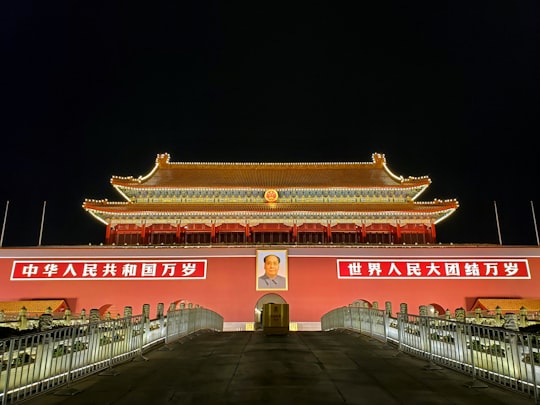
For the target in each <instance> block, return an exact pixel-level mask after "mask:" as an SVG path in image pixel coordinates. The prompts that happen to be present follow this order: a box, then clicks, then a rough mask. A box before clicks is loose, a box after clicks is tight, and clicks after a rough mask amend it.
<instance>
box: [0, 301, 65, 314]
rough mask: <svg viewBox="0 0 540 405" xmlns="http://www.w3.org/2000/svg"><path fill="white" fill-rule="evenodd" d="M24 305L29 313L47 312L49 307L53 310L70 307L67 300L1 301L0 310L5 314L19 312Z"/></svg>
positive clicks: (57, 310)
mask: <svg viewBox="0 0 540 405" xmlns="http://www.w3.org/2000/svg"><path fill="white" fill-rule="evenodd" d="M22 307H25V308H26V311H27V312H28V313H45V312H46V310H47V308H49V307H50V308H51V309H52V312H59V310H60V309H61V308H68V305H67V303H66V301H65V300H26V301H0V310H3V311H4V313H5V314H8V313H17V314H18V313H19V311H20V310H21V308H22Z"/></svg>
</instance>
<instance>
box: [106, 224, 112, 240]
mask: <svg viewBox="0 0 540 405" xmlns="http://www.w3.org/2000/svg"><path fill="white" fill-rule="evenodd" d="M105 244H106V245H110V244H111V224H107V229H105Z"/></svg>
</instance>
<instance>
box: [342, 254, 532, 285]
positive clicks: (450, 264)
mask: <svg viewBox="0 0 540 405" xmlns="http://www.w3.org/2000/svg"><path fill="white" fill-rule="evenodd" d="M337 275H338V278H344V279H352V278H371V279H374V278H386V279H401V278H405V279H422V278H423V279H449V278H455V279H475V280H476V279H509V278H511V279H520V278H523V279H530V278H531V274H530V271H529V262H528V261H527V259H478V258H471V259H440V258H437V259H419V260H411V259H394V260H388V259H371V258H363V259H337Z"/></svg>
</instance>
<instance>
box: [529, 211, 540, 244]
mask: <svg viewBox="0 0 540 405" xmlns="http://www.w3.org/2000/svg"><path fill="white" fill-rule="evenodd" d="M531 211H532V216H533V222H534V231H535V232H536V244H537V245H538V246H540V239H538V226H537V225H536V215H534V205H533V202H532V201H531Z"/></svg>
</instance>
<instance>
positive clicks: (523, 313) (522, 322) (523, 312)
mask: <svg viewBox="0 0 540 405" xmlns="http://www.w3.org/2000/svg"><path fill="white" fill-rule="evenodd" d="M525 326H527V308H525V307H521V308H520V309H519V327H520V328H524V327H525Z"/></svg>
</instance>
